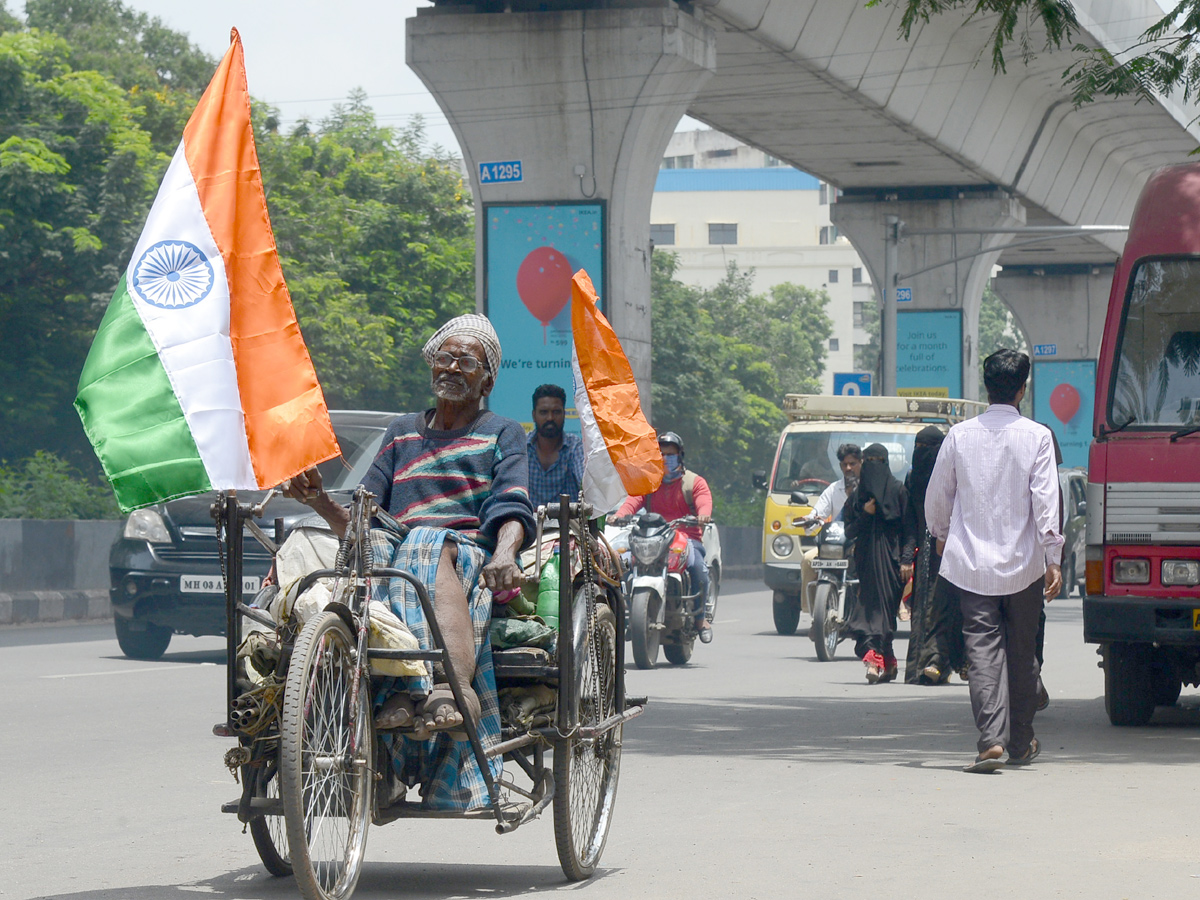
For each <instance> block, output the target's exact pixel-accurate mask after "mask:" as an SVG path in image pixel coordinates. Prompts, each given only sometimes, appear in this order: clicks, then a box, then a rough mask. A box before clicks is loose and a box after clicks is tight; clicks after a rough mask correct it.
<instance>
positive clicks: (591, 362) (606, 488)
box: [571, 269, 663, 514]
mask: <svg viewBox="0 0 1200 900" xmlns="http://www.w3.org/2000/svg"><path fill="white" fill-rule="evenodd" d="M571 332H572V335H573V337H574V342H573V343H574V348H573V349H572V351H571V366H572V369H573V370H574V374H575V408H576V409H577V410H578V411H579V424H580V426H581V428H582V430H583V457H584V470H583V499H584V500H585V501H586V502H588V503H590V504H592V506H593V507H594V508H595V509H596V511H597V513H598V514H599V513H602V512H607V511H608V510H610V509H612V508H613V507H615V506H617V505H618V504H620V503H621V501H622V500H624V499H625V496H626V494H629V495H633V496H639V497H641V496H645V495H646V494H652V493H654V492H655V491H656V490H658V486H659V485H660V484H662V478H663V459H662V453H661V452H660V451H659V449H658V437H657V435H656V434H655V433H654V429H653V428H651V427H650V423H649V422H647V421H646V417H645V415H643V414H642V402H641V397H640V396H639V394H638V389H637V383H636V382H635V381H634V378H633V369H632V368H630V366H629V359H628V358H627V357H626V356H625V351H624V350H623V349H622V348H621V341H620V340H619V339H618V338H617V333H616V332H615V331H613V328H612V326H611V325H610V324H608V319H606V318H604V314H603V313H601V312H600V310H599V309H597V308H596V289H595V288H594V287H593V286H592V279H591V278H589V277H588V274H587V272H585V271H584V270H583V269H580V270H579V271H578V272H576V273H575V276H574V278H572V280H571Z"/></svg>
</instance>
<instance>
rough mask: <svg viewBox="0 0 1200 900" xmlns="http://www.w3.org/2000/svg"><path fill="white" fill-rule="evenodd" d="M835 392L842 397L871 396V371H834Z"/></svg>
mask: <svg viewBox="0 0 1200 900" xmlns="http://www.w3.org/2000/svg"><path fill="white" fill-rule="evenodd" d="M833 392H834V393H835V394H838V395H840V396H842V397H870V396H871V375H870V373H869V372H834V373H833Z"/></svg>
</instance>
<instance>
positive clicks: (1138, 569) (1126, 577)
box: [1113, 559, 1150, 584]
mask: <svg viewBox="0 0 1200 900" xmlns="http://www.w3.org/2000/svg"><path fill="white" fill-rule="evenodd" d="M1113 581H1114V582H1115V583H1117V584H1149V583H1150V560H1148V559H1118V560H1116V561H1115V562H1114V563H1113Z"/></svg>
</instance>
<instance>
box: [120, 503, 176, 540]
mask: <svg viewBox="0 0 1200 900" xmlns="http://www.w3.org/2000/svg"><path fill="white" fill-rule="evenodd" d="M124 536H125V539H126V540H130V541H149V542H150V543H151V544H169V543H171V535H170V534H168V533H167V523H166V522H164V521H163V517H162V516H160V515H159V514H158V513H156V512H155V511H154V510H152V509H137V510H134V511H133V512H132V513H130V514H129V518H128V519H126V520H125V531H124Z"/></svg>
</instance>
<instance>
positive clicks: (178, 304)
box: [133, 241, 213, 309]
mask: <svg viewBox="0 0 1200 900" xmlns="http://www.w3.org/2000/svg"><path fill="white" fill-rule="evenodd" d="M212 288H213V267H212V264H211V263H210V262H209V261H208V258H207V257H206V256H205V255H204V253H203V252H201V250H200V248H199V247H197V246H196V245H195V244H192V243H189V242H188V241H159V242H158V243H157V244H154V245H153V246H151V247H150V248H149V249H147V250H146V252H145V253H143V254H142V257H141V259H139V260H138V261H137V263H136V264H135V265H134V267H133V289H134V291H135V292H136V293H137V295H138V296H139V297H141V298H142V299H143V300H145V301H146V302H147V303H149V304H151V305H152V306H159V307H162V308H163V309H182V308H183V307H185V306H192V305H194V304H196V303H199V302H200V301H201V300H203V299H204V298H205V297H207V296H208V295H209V293H210V292H211V291H212Z"/></svg>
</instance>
